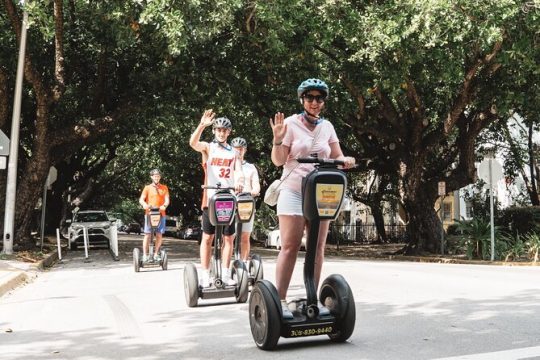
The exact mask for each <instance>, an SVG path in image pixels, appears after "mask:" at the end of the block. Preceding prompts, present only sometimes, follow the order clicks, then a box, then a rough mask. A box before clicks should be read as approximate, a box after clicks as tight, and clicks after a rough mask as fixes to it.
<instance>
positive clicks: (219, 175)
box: [202, 141, 238, 208]
mask: <svg viewBox="0 0 540 360" xmlns="http://www.w3.org/2000/svg"><path fill="white" fill-rule="evenodd" d="M208 145H209V147H208V159H207V160H206V162H205V163H204V164H203V167H204V172H205V177H204V184H205V185H209V184H210V185H216V184H217V183H220V184H221V186H222V187H233V186H234V166H235V163H234V162H235V160H236V157H237V156H238V155H237V153H236V151H235V150H234V148H233V147H232V146H230V145H228V144H221V143H219V142H217V141H215V142H211V143H209V144H208ZM215 192H216V190H213V189H207V190H205V193H204V196H203V201H202V207H203V208H204V207H208V199H210V198H211V197H212V196H213V195H214V194H215Z"/></svg>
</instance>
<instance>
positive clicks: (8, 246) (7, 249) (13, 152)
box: [3, 0, 28, 255]
mask: <svg viewBox="0 0 540 360" xmlns="http://www.w3.org/2000/svg"><path fill="white" fill-rule="evenodd" d="M21 5H22V6H23V7H24V0H21ZM27 26H28V13H27V12H26V9H24V10H23V21H22V27H21V43H20V44H19V59H18V63H17V77H16V80H15V98H14V100H13V117H12V118H11V139H10V143H9V147H10V149H9V161H8V172H7V183H6V209H5V213H4V250H3V252H4V253H5V254H8V255H9V254H12V253H13V238H14V235H13V230H14V223H15V198H16V191H17V160H18V155H19V128H20V124H21V97H22V84H23V78H24V59H25V56H26V55H25V54H26V28H27Z"/></svg>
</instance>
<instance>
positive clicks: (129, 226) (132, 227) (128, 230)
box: [126, 222, 142, 235]
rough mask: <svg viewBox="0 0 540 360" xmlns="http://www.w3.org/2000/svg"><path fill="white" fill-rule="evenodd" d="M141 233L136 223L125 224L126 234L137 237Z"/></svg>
mask: <svg viewBox="0 0 540 360" xmlns="http://www.w3.org/2000/svg"><path fill="white" fill-rule="evenodd" d="M141 232H142V228H141V224H139V223H138V222H131V223H129V224H127V226H126V233H128V234H131V233H134V234H137V235H141Z"/></svg>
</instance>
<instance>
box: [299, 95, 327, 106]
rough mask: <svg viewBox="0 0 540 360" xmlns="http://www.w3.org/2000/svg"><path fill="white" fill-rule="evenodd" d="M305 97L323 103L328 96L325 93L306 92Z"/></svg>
mask: <svg viewBox="0 0 540 360" xmlns="http://www.w3.org/2000/svg"><path fill="white" fill-rule="evenodd" d="M303 99H304V100H305V101H307V102H313V100H315V101H317V103H319V104H320V103H323V102H324V101H325V100H326V96H323V95H311V94H306V95H304V96H303Z"/></svg>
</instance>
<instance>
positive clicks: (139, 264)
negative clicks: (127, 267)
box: [133, 207, 168, 272]
mask: <svg viewBox="0 0 540 360" xmlns="http://www.w3.org/2000/svg"><path fill="white" fill-rule="evenodd" d="M146 217H147V218H146V221H148V223H149V224H150V227H151V232H150V244H149V245H150V246H149V252H148V261H143V259H142V256H141V251H140V250H139V248H135V249H133V267H134V268H135V272H139V271H140V269H141V268H145V267H157V266H160V267H161V268H162V269H163V270H167V265H168V259H167V251H166V250H165V249H163V248H162V249H161V250H160V251H159V253H160V255H161V260H160V261H154V241H155V237H156V231H157V228H158V226H159V223H160V221H161V213H160V211H159V208H157V207H153V208H151V209H150V212H149V213H148V214H147V215H146Z"/></svg>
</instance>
